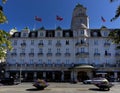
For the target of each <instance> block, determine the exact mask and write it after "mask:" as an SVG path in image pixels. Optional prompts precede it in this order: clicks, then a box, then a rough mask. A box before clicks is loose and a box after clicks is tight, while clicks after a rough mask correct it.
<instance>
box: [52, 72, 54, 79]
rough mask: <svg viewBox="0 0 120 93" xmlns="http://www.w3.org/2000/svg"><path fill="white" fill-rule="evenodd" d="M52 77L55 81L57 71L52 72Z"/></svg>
mask: <svg viewBox="0 0 120 93" xmlns="http://www.w3.org/2000/svg"><path fill="white" fill-rule="evenodd" d="M52 79H53V81H54V80H55V73H54V72H52Z"/></svg>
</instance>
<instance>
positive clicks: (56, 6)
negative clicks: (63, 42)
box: [0, 0, 120, 31]
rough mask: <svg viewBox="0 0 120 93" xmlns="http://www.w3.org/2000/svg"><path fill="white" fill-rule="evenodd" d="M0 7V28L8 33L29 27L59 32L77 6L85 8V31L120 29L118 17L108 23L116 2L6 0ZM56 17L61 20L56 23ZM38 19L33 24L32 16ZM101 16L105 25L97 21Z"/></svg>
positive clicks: (113, 12) (66, 24) (68, 24)
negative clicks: (1, 16)
mask: <svg viewBox="0 0 120 93" xmlns="http://www.w3.org/2000/svg"><path fill="white" fill-rule="evenodd" d="M1 1H2V0H0V5H2V6H3V9H4V14H5V15H6V17H7V19H8V23H4V24H0V29H3V30H5V31H10V30H11V29H12V28H14V27H16V29H17V30H18V31H20V30H22V29H24V28H25V27H29V29H31V30H32V29H34V28H35V29H39V28H41V27H42V26H44V27H45V29H47V30H48V29H55V28H56V27H57V26H60V27H61V28H62V29H70V25H71V18H72V13H73V9H74V8H75V6H76V5H77V4H78V3H79V4H82V5H83V6H84V7H86V8H87V15H88V16H89V28H91V29H93V28H98V29H99V28H100V27H101V26H102V25H104V26H106V27H107V28H120V18H118V19H117V20H115V21H113V22H110V19H111V18H112V17H113V16H114V15H115V11H116V8H117V6H118V5H119V4H120V1H119V0H118V1H116V2H114V3H110V2H109V0H7V3H6V4H2V2H1ZM56 15H59V16H61V17H63V20H62V21H60V22H59V21H57V20H56ZM35 16H38V17H40V18H42V21H41V22H38V21H35V20H34V17H35ZM101 16H103V17H104V19H105V20H106V22H103V21H102V20H101Z"/></svg>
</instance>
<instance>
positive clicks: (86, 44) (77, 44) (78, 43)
mask: <svg viewBox="0 0 120 93" xmlns="http://www.w3.org/2000/svg"><path fill="white" fill-rule="evenodd" d="M75 45H76V46H88V43H87V42H82V43H81V42H77V43H76V44H75Z"/></svg>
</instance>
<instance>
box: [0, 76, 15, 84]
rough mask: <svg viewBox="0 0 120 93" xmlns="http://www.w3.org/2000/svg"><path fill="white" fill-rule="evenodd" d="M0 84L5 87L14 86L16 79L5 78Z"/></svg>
mask: <svg viewBox="0 0 120 93" xmlns="http://www.w3.org/2000/svg"><path fill="white" fill-rule="evenodd" d="M0 83H1V84H3V85H13V84H14V79H13V78H3V79H1V80H0Z"/></svg>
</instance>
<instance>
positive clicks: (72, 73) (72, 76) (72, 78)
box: [71, 71, 74, 81]
mask: <svg viewBox="0 0 120 93" xmlns="http://www.w3.org/2000/svg"><path fill="white" fill-rule="evenodd" d="M73 80H74V72H73V71H71V81H73Z"/></svg>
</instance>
